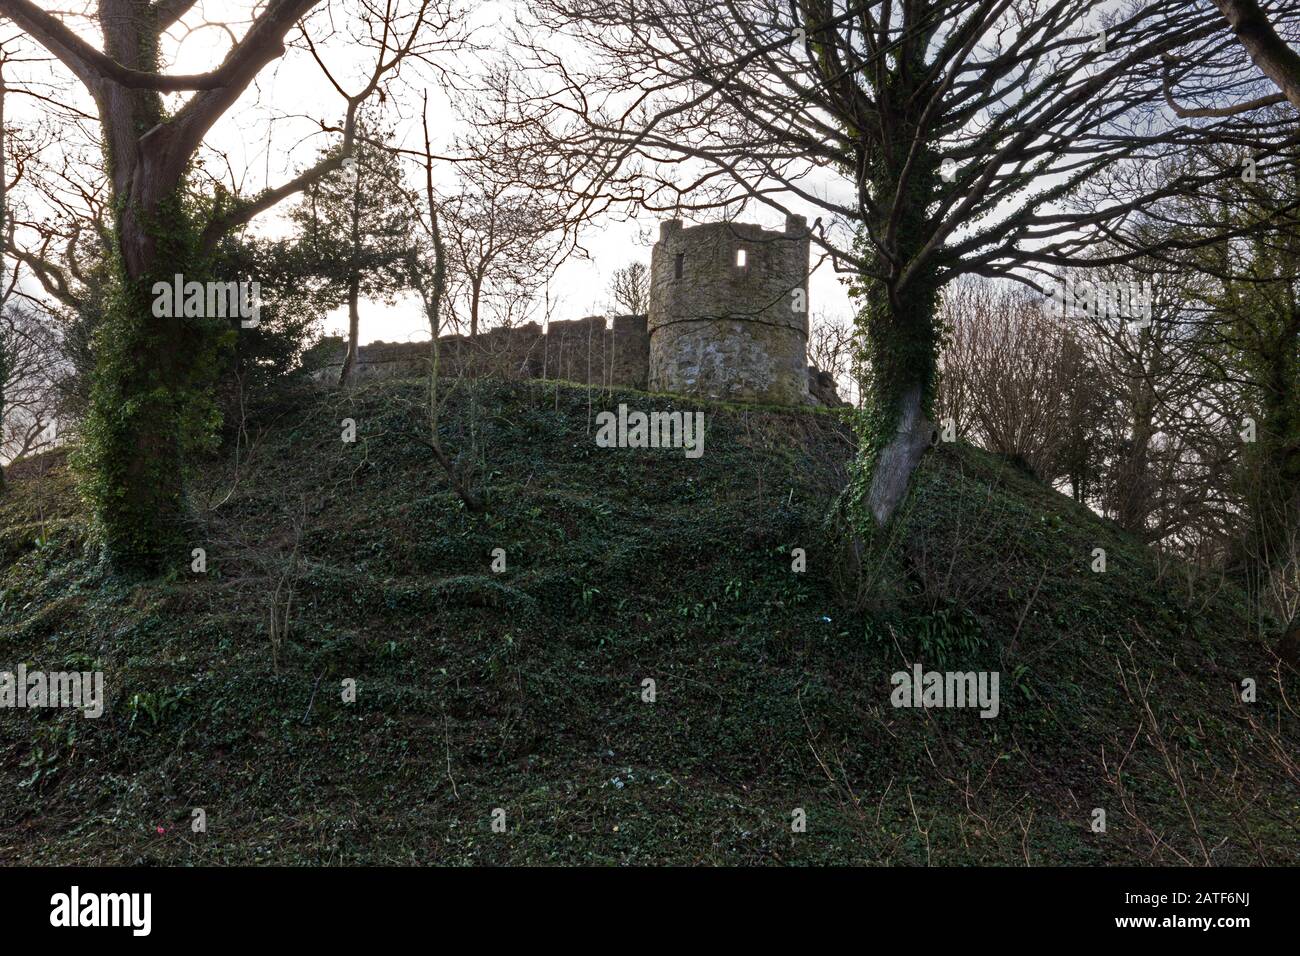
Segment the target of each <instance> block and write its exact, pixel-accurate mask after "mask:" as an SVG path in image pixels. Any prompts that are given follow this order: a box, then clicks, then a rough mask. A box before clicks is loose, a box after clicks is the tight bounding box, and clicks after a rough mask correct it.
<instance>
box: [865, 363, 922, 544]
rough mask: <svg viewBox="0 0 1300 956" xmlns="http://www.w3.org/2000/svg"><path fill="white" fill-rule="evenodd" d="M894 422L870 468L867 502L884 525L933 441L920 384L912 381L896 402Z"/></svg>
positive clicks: (874, 516)
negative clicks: (896, 416) (924, 409)
mask: <svg viewBox="0 0 1300 956" xmlns="http://www.w3.org/2000/svg"><path fill="white" fill-rule="evenodd" d="M899 406H900V407H899V410H898V425H897V427H896V428H895V429H894V433H893V437H892V438H890V439H889V441H888V442H886V443H885V445H884V446H883V447H882V448H881V449H880V452H879V453H878V455H877V457H876V463H875V467H874V468H873V469H872V472H871V489H870V491H869V492H868V494H867V506H868V507H869V508H870V509H871V516H872V517H873V518H875V519H876V524H878V525H880V526H882V527H883V526H884V525H885V524H887V523H888V522H889V520H890V519H891V518H892V517H893V516H894V514H895V513H896V512H897V511H898V506H899V505H900V504H901V503H902V501H903V498H904V497H905V496H906V495H907V489H908V485H909V484H910V483H911V480H912V473H913V472H915V471H916V468H917V466H918V465H919V464H920V463H921V458H922V456H924V455H925V453H926V451H927V450H929V448H930V446H932V445H933V444H934V442H935V438H936V432H935V430H934V425H933V424H932V423H931V422H930V421H929V419H927V418H926V417H925V414H924V412H923V411H922V410H921V386H920V385H919V384H918V385H914V386H913V387H912V388H911V389H909V390H908V392H907V393H906V394H905V395H904V396H903V397H902V399H901V400H900V402H899Z"/></svg>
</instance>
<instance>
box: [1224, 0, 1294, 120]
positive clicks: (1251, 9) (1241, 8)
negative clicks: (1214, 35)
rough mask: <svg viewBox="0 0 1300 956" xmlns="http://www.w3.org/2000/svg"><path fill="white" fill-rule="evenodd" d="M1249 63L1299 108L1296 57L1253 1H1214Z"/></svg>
mask: <svg viewBox="0 0 1300 956" xmlns="http://www.w3.org/2000/svg"><path fill="white" fill-rule="evenodd" d="M1214 5H1215V6H1216V7H1218V8H1219V12H1220V13H1222V14H1223V16H1224V19H1226V20H1227V21H1228V26H1229V28H1231V30H1232V32H1233V34H1234V35H1235V36H1236V37H1237V39H1238V40H1239V41H1240V42H1241V45H1242V46H1243V47H1245V49H1246V52H1247V53H1248V54H1249V55H1250V59H1251V61H1252V62H1253V63H1254V64H1255V65H1256V66H1257V67H1259V68H1260V70H1262V71H1263V72H1264V74H1265V75H1266V76H1267V77H1268V78H1269V79H1270V80H1272V81H1273V82H1274V83H1276V84H1277V87H1278V89H1280V90H1281V91H1282V93H1283V95H1284V96H1285V97H1286V99H1287V100H1288V101H1289V102H1290V103H1291V105H1292V106H1294V107H1295V108H1296V109H1300V54H1297V53H1296V52H1295V51H1294V50H1292V49H1291V48H1290V47H1289V46H1287V45H1286V43H1284V42H1283V41H1282V38H1281V37H1279V36H1278V35H1277V31H1276V30H1275V29H1273V24H1272V23H1270V22H1269V20H1268V17H1266V16H1265V15H1264V12H1263V11H1262V10H1261V9H1260V8H1259V4H1258V3H1256V2H1255V0H1214Z"/></svg>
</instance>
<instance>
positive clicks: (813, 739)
mask: <svg viewBox="0 0 1300 956" xmlns="http://www.w3.org/2000/svg"><path fill="white" fill-rule="evenodd" d="M421 394H422V386H421V384H420V383H418V382H398V383H391V382H390V383H381V384H377V385H373V386H370V387H367V388H364V389H361V390H358V391H356V392H312V393H307V394H304V395H303V396H302V397H301V398H300V399H299V400H298V401H297V402H296V403H295V404H293V405H292V406H287V407H285V408H283V409H281V410H280V414H279V416H278V418H277V420H276V421H275V422H274V423H272V424H270V425H269V426H268V427H267V428H265V430H264V431H262V432H260V433H257V432H256V431H255V434H258V437H257V440H256V441H255V444H254V448H253V449H252V451H251V453H249V452H247V451H246V452H245V453H244V454H242V455H241V458H242V461H241V463H240V465H239V467H238V469H236V468H235V467H234V466H233V464H232V463H230V462H223V463H215V462H214V463H212V464H211V465H210V466H209V467H208V468H206V469H205V470H204V471H203V472H202V473H201V474H199V475H198V476H196V495H195V515H196V516H195V524H194V529H193V539H194V541H193V546H194V547H202V548H203V549H204V550H205V552H206V560H207V571H206V573H203V574H196V573H193V572H192V571H191V569H190V565H191V560H192V559H191V555H190V553H188V552H187V553H184V554H178V555H177V557H176V568H175V571H174V573H172V574H170V575H168V576H167V578H166V579H164V580H162V581H156V582H151V583H147V584H131V583H128V582H123V581H121V580H118V579H115V578H113V577H112V576H110V575H108V574H106V573H105V572H104V571H103V569H102V568H101V567H100V566H99V564H98V563H97V561H96V551H95V549H94V548H93V546H90V545H89V544H88V543H87V540H86V523H85V518H84V515H83V512H82V510H81V508H80V505H79V504H78V503H77V500H76V498H75V494H74V491H73V488H72V484H71V478H70V477H69V475H68V474H67V473H66V471H65V470H64V469H63V468H62V467H61V466H55V467H53V468H52V469H51V470H50V471H49V472H48V473H47V474H45V475H43V476H39V477H37V476H33V477H27V478H19V479H16V480H15V481H14V482H13V484H12V490H11V493H10V494H9V496H8V498H7V499H6V500H3V501H0V635H2V636H0V667H5V668H8V667H12V666H14V665H16V664H17V663H19V662H22V663H25V664H27V666H28V667H29V668H42V669H45V670H60V669H74V668H75V669H80V670H91V669H98V670H102V671H103V672H104V674H105V683H106V687H107V691H108V698H109V705H108V710H107V712H106V713H105V714H104V716H103V717H101V718H99V719H97V720H89V719H85V718H83V717H82V716H80V715H79V714H71V713H67V712H52V711H44V712H41V711H28V710H14V711H4V710H0V768H2V769H3V773H4V776H5V778H6V780H7V781H12V782H13V783H15V784H16V785H15V786H6V787H4V788H0V860H3V861H9V862H17V861H23V862H50V863H55V862H58V863H73V862H101V863H136V862H147V863H168V864H175V863H218V862H219V863H270V862H274V863H350V864H351V863H504V862H513V863H522V862H528V863H542V862H552V863H553V862H568V863H664V862H674V863H694V862H711V863H713V862H716V863H724V862H725V863H754V862H778V863H813V862H817V863H824V862H842V863H859V862H860V863H894V864H900V863H912V864H915V863H922V864H924V863H927V862H931V863H936V864H950V863H962V864H964V863H1008V864H1022V863H1024V862H1026V861H1028V862H1031V863H1035V864H1041V863H1103V862H1105V863H1144V862H1156V861H1159V862H1175V863H1176V862H1192V863H1200V862H1205V860H1206V859H1207V858H1208V859H1210V860H1212V862H1215V863H1258V862H1270V863H1297V862H1300V849H1298V848H1300V840H1297V823H1298V821H1300V790H1298V789H1297V779H1296V776H1295V763H1294V754H1295V753H1296V752H1297V751H1300V729H1298V728H1297V722H1296V720H1295V718H1294V714H1293V712H1291V711H1288V710H1287V709H1286V708H1285V706H1284V703H1283V700H1282V691H1283V690H1284V689H1286V690H1288V691H1289V693H1291V694H1294V693H1295V691H1296V687H1295V683H1294V681H1293V680H1292V679H1290V678H1283V680H1287V681H1290V683H1289V684H1287V685H1285V687H1284V686H1283V685H1281V684H1279V682H1278V676H1277V673H1276V668H1275V665H1274V663H1273V662H1272V660H1271V658H1270V657H1269V656H1268V654H1267V653H1266V652H1265V651H1264V649H1263V648H1262V646H1261V645H1259V644H1258V643H1256V642H1255V641H1254V640H1253V639H1252V638H1251V637H1250V635H1249V632H1248V628H1247V626H1246V623H1245V618H1244V615H1243V612H1242V605H1243V600H1242V596H1241V594H1240V593H1239V592H1237V591H1236V590H1235V589H1234V588H1233V587H1231V586H1230V585H1227V584H1224V583H1222V582H1217V583H1215V582H1200V581H1196V580H1190V581H1189V579H1188V578H1187V576H1186V575H1185V574H1182V573H1180V572H1179V571H1178V569H1176V568H1166V569H1164V573H1163V574H1162V573H1160V570H1159V569H1157V568H1156V567H1155V565H1154V564H1153V563H1152V559H1151V557H1150V556H1149V554H1148V553H1147V552H1146V551H1145V550H1144V549H1143V548H1141V547H1140V546H1139V545H1137V544H1136V543H1135V542H1133V541H1132V540H1129V539H1127V538H1126V537H1125V536H1124V535H1122V534H1121V533H1120V532H1118V531H1117V530H1116V529H1115V528H1113V527H1112V526H1110V525H1109V524H1107V523H1105V522H1102V521H1100V520H1098V519H1097V518H1096V517H1095V516H1094V515H1092V514H1091V513H1090V512H1088V511H1087V510H1086V509H1084V508H1082V507H1081V506H1078V505H1076V504H1074V503H1073V502H1071V501H1069V500H1068V499H1066V498H1064V497H1062V496H1061V495H1059V494H1057V493H1056V492H1055V491H1053V490H1052V489H1050V488H1047V487H1044V486H1042V485H1041V484H1039V483H1037V482H1035V481H1034V480H1032V478H1029V477H1028V476H1026V475H1024V474H1022V473H1021V472H1019V471H1017V470H1015V469H1014V468H1012V467H1010V466H1008V465H1006V464H1004V463H1003V462H1001V461H1000V460H999V459H997V458H996V457H994V456H990V455H987V454H985V453H982V452H979V451H976V450H973V449H968V448H954V447H941V448H939V449H937V450H936V451H935V452H934V453H933V454H931V455H930V456H929V457H928V459H927V461H926V463H925V464H924V466H923V469H922V472H921V473H920V474H919V476H918V480H917V483H916V486H915V488H914V491H913V493H912V495H911V497H910V499H909V502H908V505H907V508H906V513H905V515H904V516H903V517H902V518H900V520H899V521H898V522H897V524H896V527H895V528H894V531H893V534H892V537H891V541H890V542H889V543H888V547H887V548H882V549H880V550H879V551H877V552H875V554H876V556H875V557H873V558H871V559H869V560H868V561H867V563H866V565H865V567H864V574H865V575H866V576H867V577H868V578H869V580H870V582H871V587H870V589H869V595H868V597H870V598H871V599H869V600H867V599H864V600H856V599H855V597H854V595H855V594H856V590H855V588H854V586H853V581H852V577H853V576H852V575H851V574H850V573H849V572H848V570H847V566H846V561H847V559H848V553H847V552H846V550H845V549H844V548H843V547H842V546H841V545H840V544H838V543H837V540H838V539H837V538H836V536H835V535H834V534H833V533H832V532H831V531H829V530H828V525H827V523H826V521H825V520H824V518H825V515H826V514H827V513H828V505H829V503H830V502H831V500H832V498H833V496H834V494H835V493H836V491H837V490H838V486H839V484H840V482H841V481H842V476H843V466H844V463H845V462H846V461H847V460H848V458H849V456H850V454H851V448H850V446H849V443H848V441H847V439H846V437H845V431H844V429H843V427H842V425H840V424H838V423H837V421H836V420H835V419H834V417H833V416H832V415H830V414H826V413H814V412H792V411H785V412H781V411H774V410H763V409H748V410H747V409H736V408H725V407H721V406H719V407H713V406H708V407H706V419H707V437H706V444H705V452H704V455H703V457H701V458H699V459H688V458H687V457H685V456H684V455H683V454H682V452H681V451H680V450H669V449H655V450H650V449H647V450H638V449H607V448H598V447H597V446H596V444H595V441H594V433H595V422H594V419H593V416H594V414H595V413H596V412H598V411H600V410H602V409H613V408H616V407H617V405H618V403H619V402H620V401H622V402H626V403H628V404H629V405H630V406H632V407H633V408H638V409H643V410H650V409H670V408H683V407H687V408H691V409H694V408H696V407H698V406H697V405H696V404H694V403H690V404H683V400H680V399H677V400H675V399H673V398H670V397H666V396H648V395H643V394H639V393H614V394H613V395H610V394H607V393H605V392H601V391H591V390H588V389H585V388H579V387H573V386H568V385H563V384H552V383H529V384H519V383H513V384H507V383H478V384H477V385H474V386H472V387H470V388H466V389H464V390H462V391H461V392H459V393H458V394H457V396H456V397H455V399H454V400H453V402H452V403H451V405H450V407H449V408H448V409H447V411H446V413H445V415H444V427H443V437H444V441H445V442H446V443H447V445H448V447H451V448H453V449H457V450H459V451H460V452H461V453H462V454H463V455H465V456H469V457H473V458H475V459H476V460H478V461H480V462H481V471H482V475H483V476H484V478H485V480H486V484H487V488H488V492H489V496H490V497H489V507H488V510H487V512H486V514H484V515H482V516H475V515H473V514H470V513H469V512H467V511H466V509H465V508H464V507H463V506H462V505H461V503H460V501H459V499H458V498H457V497H456V496H455V495H454V494H452V493H451V492H450V491H449V490H448V489H447V485H446V482H445V480H444V476H443V474H442V472H441V471H439V470H438V468H437V466H436V464H435V463H434V461H433V457H432V455H431V453H430V451H429V450H428V449H427V448H425V447H424V446H422V445H421V444H420V443H419V442H418V441H415V440H412V439H411V438H410V437H407V435H406V434H405V433H406V432H408V431H416V432H418V429H419V424H418V422H419V417H418V413H415V412H413V411H412V409H413V408H414V407H415V406H416V404H417V403H418V401H419V400H420V397H421ZM345 418H352V419H354V420H355V422H356V424H357V441H356V442H355V443H351V444H348V443H344V442H342V441H340V429H341V424H340V423H341V421H342V420H343V419H345ZM497 548H500V549H503V550H504V553H505V562H506V567H505V570H504V571H503V572H501V573H494V572H493V570H492V568H491V563H492V560H493V551H494V549H497ZM795 548H803V549H804V551H805V552H806V558H807V570H806V571H805V572H803V573H796V572H794V571H792V557H791V553H792V550H793V549H795ZM1095 548H1103V549H1105V551H1106V560H1107V567H1106V571H1105V572H1104V573H1095V572H1093V571H1092V570H1091V568H1090V565H1091V564H1092V561H1093V549H1095ZM290 595H291V599H290ZM880 595H888V596H889V600H881V599H880ZM273 619H274V620H275V621H276V622H277V626H278V628H279V629H281V630H285V631H287V633H286V634H285V635H284V636H283V637H281V638H278V639H276V640H274V641H273V640H272V629H273V628H272V621H273ZM286 620H287V626H286V625H285V623H284V622H285V621H286ZM913 662H919V663H921V664H922V665H923V666H924V667H925V668H926V669H931V668H938V669H949V670H961V671H969V670H974V671H981V670H984V671H997V672H998V673H999V675H1000V706H999V713H998V716H997V717H996V718H994V719H981V718H980V717H979V715H978V713H977V712H976V711H974V710H970V709H965V710H963V709H910V708H895V707H893V706H891V702H890V693H891V690H892V689H893V688H892V685H891V682H890V675H891V674H892V673H893V672H896V671H900V670H906V669H909V668H910V665H911V664H912V663H913ZM1247 677H1249V678H1252V679H1254V680H1255V681H1256V682H1257V684H1258V699H1257V701H1256V702H1254V703H1253V704H1247V703H1243V702H1242V701H1240V699H1239V685H1240V682H1241V680H1242V679H1243V678H1247ZM647 680H652V681H653V682H654V685H653V687H654V700H653V702H648V701H647V700H645V699H643V698H644V696H645V689H646V687H647V686H648V685H646V684H645V683H644V682H645V681H647ZM345 681H355V687H356V699H355V702H345V701H344V700H343V696H344V682H345ZM1294 699H1295V698H1294V696H1293V697H1291V700H1294ZM195 808H202V809H203V810H204V813H205V814H206V820H207V826H208V829H207V832H206V833H194V832H192V828H191V819H192V814H193V812H194V810H195ZM498 808H499V809H500V810H503V811H504V822H505V832H504V833H498V832H494V831H493V827H492V822H493V814H494V810H497V809H498ZM1097 808H1100V809H1103V810H1105V811H1106V824H1107V825H1106V830H1105V832H1104V833H1103V832H1094V829H1093V826H1092V824H1093V821H1094V819H1095V816H1094V810H1095V809H1097ZM796 809H798V810H802V811H803V813H804V815H805V816H806V821H807V829H806V832H792V826H791V822H792V819H793V817H792V814H794V812H795V811H796ZM498 819H500V816H499V815H498Z"/></svg>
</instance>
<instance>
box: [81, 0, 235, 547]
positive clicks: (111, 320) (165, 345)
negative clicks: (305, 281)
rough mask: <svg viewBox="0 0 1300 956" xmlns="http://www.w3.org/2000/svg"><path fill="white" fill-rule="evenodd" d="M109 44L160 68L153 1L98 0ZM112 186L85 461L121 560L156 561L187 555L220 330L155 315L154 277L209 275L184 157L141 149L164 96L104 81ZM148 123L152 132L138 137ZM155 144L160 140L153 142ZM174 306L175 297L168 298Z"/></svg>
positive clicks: (124, 56)
mask: <svg viewBox="0 0 1300 956" xmlns="http://www.w3.org/2000/svg"><path fill="white" fill-rule="evenodd" d="M102 8H103V13H104V14H105V16H104V18H103V23H104V42H105V52H106V53H108V54H109V55H110V56H111V57H113V58H114V59H115V60H117V61H118V62H119V63H121V64H123V65H124V66H127V67H129V68H132V69H136V70H141V71H156V70H157V69H158V55H157V43H158V29H157V25H156V22H155V20H154V14H153V12H152V10H151V8H150V6H149V4H148V3H143V2H140V0H103V3H102ZM97 98H98V100H99V107H100V114H101V118H102V120H103V127H104V140H105V144H104V148H105V152H106V160H107V163H108V169H109V173H110V177H111V181H112V184H113V198H114V218H113V226H114V239H115V248H114V250H113V253H114V259H115V261H114V262H113V271H114V277H113V278H114V285H113V289H112V291H111V293H110V295H109V301H108V306H107V309H106V312H105V316H104V319H103V321H102V323H101V326H100V328H99V329H98V330H97V331H96V334H95V341H94V353H95V371H94V375H93V382H92V388H91V399H90V408H89V411H88V415H87V420H86V424H85V429H84V443H83V447H82V449H81V452H80V455H79V456H78V461H79V464H80V466H81V471H82V473H83V483H82V485H83V489H84V492H85V494H86V496H87V497H88V499H89V501H90V503H91V504H92V506H93V507H94V510H95V515H96V517H97V519H98V524H99V528H100V531H101V534H102V536H103V543H104V545H105V546H106V548H107V551H108V554H109V556H110V557H111V558H112V559H113V561H114V563H115V564H116V565H117V566H119V567H121V568H123V569H130V570H142V571H155V570H157V569H159V568H160V567H161V566H162V565H163V564H164V562H165V561H166V560H168V559H174V560H176V561H181V560H182V558H183V554H184V553H185V552H184V551H182V550H181V542H180V541H179V540H178V533H179V528H180V525H181V518H182V513H183V493H184V462H183V454H184V452H185V451H186V450H188V449H190V448H192V447H194V446H195V445H197V444H200V443H202V441H203V438H204V436H205V435H206V434H208V433H210V431H211V427H212V426H213V425H214V424H215V417H214V416H215V412H214V410H213V406H212V405H211V400H210V389H208V388H206V387H205V386H206V385H207V384H208V383H207V382H205V381H203V378H204V374H203V373H204V372H205V371H206V372H210V371H211V366H212V365H213V359H214V344H215V342H214V340H213V329H212V328H211V326H210V324H209V322H210V320H205V319H203V318H197V317H190V318H186V317H185V316H184V315H182V314H175V313H176V312H177V311H178V310H176V309H174V308H168V309H160V310H157V311H160V312H163V313H164V314H161V315H155V314H154V312H155V309H154V295H153V293H152V289H153V286H154V283H155V282H165V283H166V284H167V285H168V287H169V288H170V287H171V286H172V283H173V280H174V277H175V276H176V275H178V274H179V275H181V276H182V277H183V280H184V281H186V282H188V281H195V280H197V281H203V280H204V279H205V278H206V276H205V275H204V271H205V270H204V269H203V268H202V267H201V265H200V256H199V254H198V237H197V226H196V223H195V214H194V211H193V210H192V209H191V208H189V207H188V204H187V202H186V199H185V196H184V175H185V170H186V166H187V165H188V162H187V160H188V157H183V158H178V157H177V156H176V155H175V153H174V152H173V151H171V150H167V149H165V148H163V149H157V148H155V149H141V148H140V146H141V143H142V142H147V141H148V140H149V138H150V137H155V136H156V137H167V136H169V135H170V132H169V127H168V126H167V125H165V123H164V121H165V120H166V119H167V116H166V114H165V111H164V108H163V101H162V96H161V94H160V93H159V92H157V91H156V90H152V89H132V88H128V87H126V86H122V85H117V84H105V85H104V86H102V87H101V88H100V90H99V93H98V97H97ZM141 131H148V132H147V133H146V135H145V136H144V137H143V140H142V139H141ZM151 145H153V144H151ZM167 304H168V305H169V306H170V305H173V304H174V303H171V302H170V301H169V302H168V303H167Z"/></svg>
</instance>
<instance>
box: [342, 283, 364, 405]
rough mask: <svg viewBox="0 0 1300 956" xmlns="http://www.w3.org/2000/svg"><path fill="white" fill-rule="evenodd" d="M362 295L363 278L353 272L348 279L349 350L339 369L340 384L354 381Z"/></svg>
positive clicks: (358, 344) (358, 346)
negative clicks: (353, 374)
mask: <svg viewBox="0 0 1300 956" xmlns="http://www.w3.org/2000/svg"><path fill="white" fill-rule="evenodd" d="M360 296H361V280H360V277H358V276H357V275H356V273H353V274H352V277H351V278H350V279H348V351H347V354H346V355H344V356H343V368H342V369H341V370H340V371H339V384H340V385H347V384H348V383H350V382H351V381H352V372H353V370H354V369H355V367H356V364H357V352H358V351H359V350H360V348H361V345H360V341H361V313H360V309H359V305H360V302H359V300H360Z"/></svg>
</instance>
